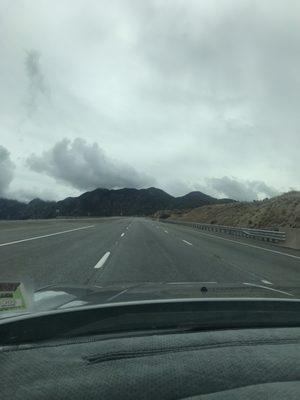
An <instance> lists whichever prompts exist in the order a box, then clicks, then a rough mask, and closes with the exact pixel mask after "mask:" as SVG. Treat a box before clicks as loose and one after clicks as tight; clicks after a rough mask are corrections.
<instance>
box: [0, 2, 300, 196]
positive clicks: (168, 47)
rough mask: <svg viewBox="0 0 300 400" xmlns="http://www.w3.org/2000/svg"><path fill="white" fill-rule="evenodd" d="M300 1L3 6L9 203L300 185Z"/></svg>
mask: <svg viewBox="0 0 300 400" xmlns="http://www.w3.org/2000/svg"><path fill="white" fill-rule="evenodd" d="M299 15H300V2H299V0H295V1H294V0H282V1H276V0H269V1H266V0H258V1H255V0H249V1H248V0H245V1H243V0H235V1H231V0H171V1H168V0H160V1H154V0H128V1H127V0H120V1H114V0H107V1H104V0H35V1H34V0H28V1H23V0H22V1H20V0H14V1H11V0H1V1H0V60H1V61H0V196H5V197H10V198H16V199H20V200H26V201H28V200H31V199H32V198H34V197H37V196H38V197H41V198H43V199H61V198H64V197H66V196H70V195H77V194H79V193H82V192H84V191H86V190H91V189H94V188H96V187H107V188H120V187H137V188H144V187H149V186H156V187H159V188H162V189H164V190H166V191H168V192H169V193H171V194H173V195H182V194H185V193H187V192H189V191H192V190H201V191H204V192H206V193H208V194H211V195H214V196H217V197H233V198H236V199H242V200H252V199H256V198H264V197H271V196H274V195H276V194H278V193H280V192H284V191H288V190H290V189H291V188H293V189H297V190H300V167H299V160H300V150H299V149H300V22H299Z"/></svg>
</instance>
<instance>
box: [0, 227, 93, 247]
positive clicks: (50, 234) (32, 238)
mask: <svg viewBox="0 0 300 400" xmlns="http://www.w3.org/2000/svg"><path fill="white" fill-rule="evenodd" d="M94 226H95V225H88V226H82V227H81V228H74V229H68V230H67V231H61V232H55V233H49V234H48V235H42V236H34V237H31V238H27V239H21V240H14V241H13V242H7V243H0V247H3V246H9V245H11V244H17V243H22V242H28V241H30V240H36V239H42V238H46V237H49V236H55V235H62V234H63V233H68V232H75V231H79V230H81V229H88V228H93V227H94Z"/></svg>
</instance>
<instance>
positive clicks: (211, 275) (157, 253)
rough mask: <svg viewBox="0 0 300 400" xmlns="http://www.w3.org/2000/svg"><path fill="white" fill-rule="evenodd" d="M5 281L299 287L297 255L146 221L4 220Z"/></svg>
mask: <svg viewBox="0 0 300 400" xmlns="http://www.w3.org/2000/svg"><path fill="white" fill-rule="evenodd" d="M0 280H1V281H7V280H21V281H22V280H30V281H31V282H33V285H34V288H35V289H38V288H41V287H45V286H47V285H52V284H57V285H73V284H76V285H77V284H79V285H95V284H96V285H110V284H116V283H125V282H126V283H127V282H130V283H131V282H134V283H135V282H216V283H218V284H223V283H224V284H225V283H226V284H228V283H231V284H240V285H245V284H250V285H251V284H256V285H262V286H265V287H269V288H270V290H272V289H274V288H277V287H284V288H285V290H286V291H289V290H290V288H291V290H292V288H299V287H300V252H299V251H295V250H289V249H283V248H280V247H277V246H274V245H273V246H272V245H268V244H266V243H263V242H254V241H252V240H249V239H248V240H247V239H243V240H242V239H234V238H232V237H231V236H221V235H214V234H207V233H204V232H200V231H197V230H196V229H193V228H190V227H185V226H180V225H174V224H168V223H163V222H157V221H153V220H151V219H146V218H127V217H123V218H122V217H120V218H106V219H105V218H99V219H78V220H76V219H74V220H71V219H70V220H62V219H61V220H60V219H57V220H48V221H45V220H42V221H11V222H9V221H8V222H5V221H2V222H0Z"/></svg>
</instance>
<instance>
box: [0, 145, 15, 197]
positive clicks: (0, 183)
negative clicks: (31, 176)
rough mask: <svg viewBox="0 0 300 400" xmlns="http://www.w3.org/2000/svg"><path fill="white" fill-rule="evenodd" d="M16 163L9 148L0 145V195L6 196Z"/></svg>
mask: <svg viewBox="0 0 300 400" xmlns="http://www.w3.org/2000/svg"><path fill="white" fill-rule="evenodd" d="M14 168H15V165H14V163H13V162H12V160H11V159H10V154H9V152H8V150H7V149H6V148H5V147H3V146H0V196H5V195H6V194H7V190H8V188H9V185H10V183H11V181H12V179H13V176H14Z"/></svg>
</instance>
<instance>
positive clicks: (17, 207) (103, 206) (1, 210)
mask: <svg viewBox="0 0 300 400" xmlns="http://www.w3.org/2000/svg"><path fill="white" fill-rule="evenodd" d="M233 201H234V200H231V199H216V198H214V197H211V196H208V195H206V194H204V193H201V192H198V191H195V192H191V193H188V194H186V195H185V196H181V197H174V196H171V195H170V194H168V193H166V192H164V191H163V190H161V189H157V188H154V187H150V188H148V189H128V188H124V189H118V190H109V189H101V188H99V189H95V190H93V191H90V192H85V193H83V194H81V195H80V196H78V197H67V198H66V199H64V200H60V201H57V202H56V201H44V200H41V199H38V198H37V199H33V200H32V201H30V202H29V203H23V202H20V201H17V200H11V199H4V198H0V219H31V218H33V219H35V218H56V217H64V216H65V217H84V216H90V217H110V216H119V215H124V216H148V215H152V214H154V213H155V212H157V211H159V210H188V209H192V208H195V207H201V206H204V205H209V204H218V203H228V202H233Z"/></svg>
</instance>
